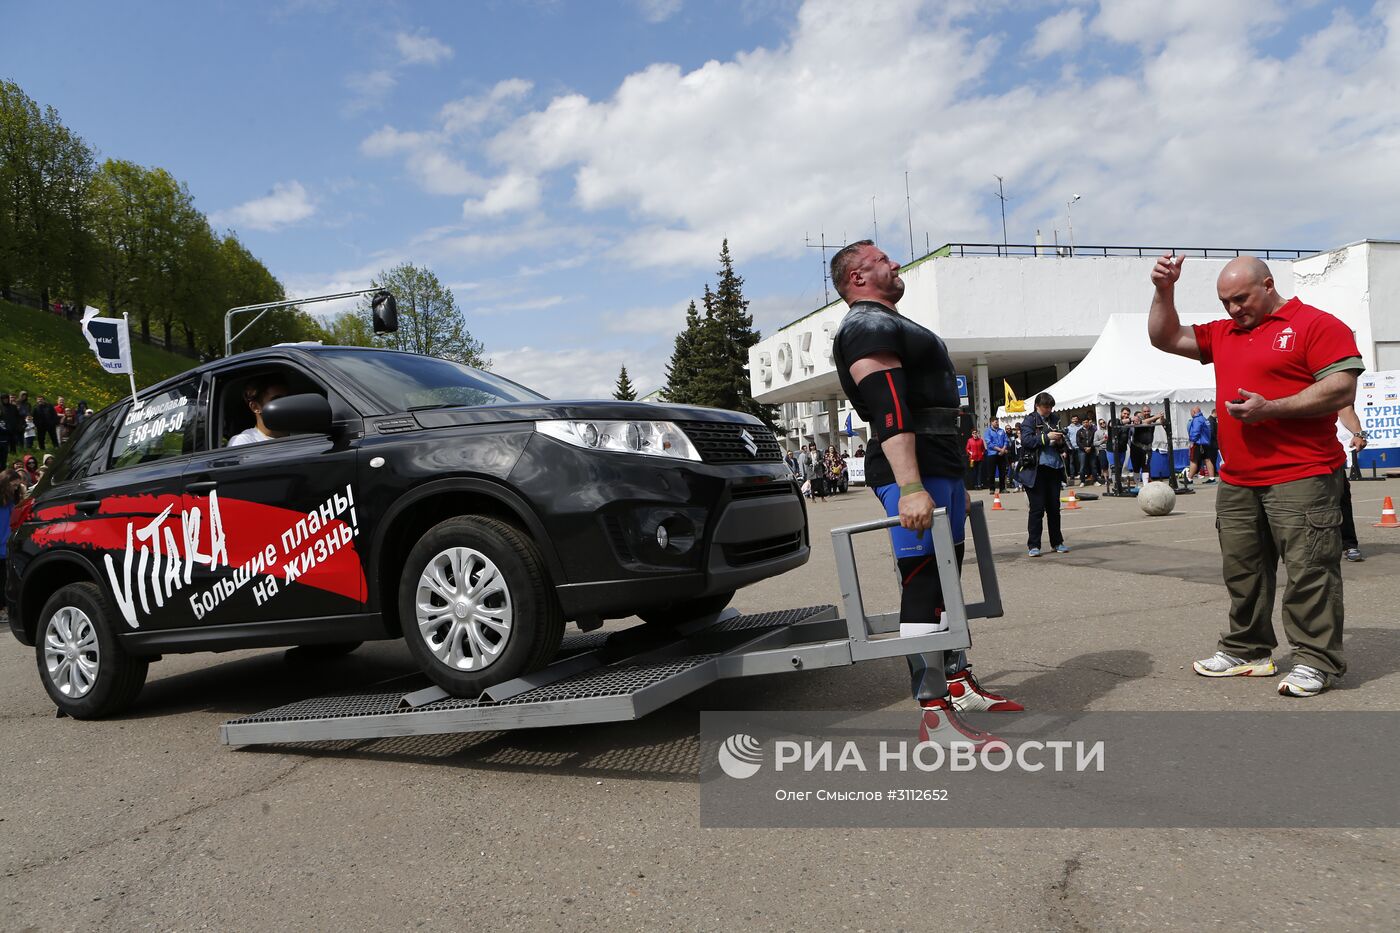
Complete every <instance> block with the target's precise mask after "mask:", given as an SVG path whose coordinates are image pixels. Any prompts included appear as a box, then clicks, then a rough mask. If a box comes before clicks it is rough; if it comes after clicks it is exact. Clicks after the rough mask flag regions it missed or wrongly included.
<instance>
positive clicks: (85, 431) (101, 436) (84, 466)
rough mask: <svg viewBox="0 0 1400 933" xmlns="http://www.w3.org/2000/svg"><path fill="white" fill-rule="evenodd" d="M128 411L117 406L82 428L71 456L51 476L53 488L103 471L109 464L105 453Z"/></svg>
mask: <svg viewBox="0 0 1400 933" xmlns="http://www.w3.org/2000/svg"><path fill="white" fill-rule="evenodd" d="M125 410H126V409H125V408H124V407H122V406H121V405H117V406H115V407H113V408H112V409H111V410H110V411H104V412H103V413H102V414H100V415H95V416H93V417H91V418H89V419H88V420H87V421H84V422H83V423H82V425H81V426H79V428H78V432H77V434H76V435H75V436H74V438H73V444H72V447H70V448H69V450H68V453H67V455H66V456H64V457H62V458H61V459H60V460H59V462H58V465H57V466H56V467H55V468H54V471H53V473H52V474H51V475H52V483H53V485H55V486H57V485H59V484H60V483H67V482H71V481H73V480H79V479H86V478H87V477H89V476H92V475H93V474H95V473H100V472H102V468H103V467H104V466H105V465H106V460H105V459H104V457H103V454H104V453H105V452H106V450H107V444H108V442H109V441H111V439H112V426H113V425H114V424H116V421H117V418H118V416H120V415H122V414H123V413H124V412H125Z"/></svg>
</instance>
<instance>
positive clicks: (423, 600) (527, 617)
mask: <svg viewBox="0 0 1400 933" xmlns="http://www.w3.org/2000/svg"><path fill="white" fill-rule="evenodd" d="M399 618H400V620H401V622H402V625H403V632H404V639H405V641H406V642H407V643H408V648H409V651H410V652H411V653H412V654H413V657H414V660H416V661H417V662H418V664H419V666H420V667H421V668H422V669H423V671H424V672H425V673H426V674H427V675H428V676H429V677H430V678H432V680H433V682H434V683H436V684H437V685H438V686H440V687H442V688H443V689H444V690H446V691H447V692H448V693H451V694H453V695H455V696H464V697H471V696H476V695H477V694H479V693H481V691H482V690H485V689H486V688H487V687H489V686H491V685H492V684H498V683H500V682H502V681H505V680H509V679H511V678H512V677H518V676H519V675H521V674H523V673H526V672H528V671H533V670H537V669H539V668H541V667H543V666H544V665H545V664H547V663H548V662H549V660H550V659H551V658H552V657H553V656H554V654H555V653H556V652H557V651H558V649H559V643H560V641H561V639H562V638H563V635H564V617H563V613H562V612H561V611H560V608H559V603H558V600H557V599H556V598H555V595H554V590H553V587H552V586H551V585H550V582H549V579H548V575H547V573H546V571H545V568H544V561H543V559H542V558H541V557H540V554H539V550H538V549H537V548H536V547H535V545H534V543H533V542H532V541H530V539H529V538H528V537H526V536H525V535H524V534H522V533H521V532H520V531H519V530H518V529H516V528H515V527H513V526H511V525H508V524H506V523H505V522H502V521H498V520H496V519H493V518H486V517H482V516H459V517H457V518H449V519H448V520H447V521H444V522H442V523H440V524H438V525H435V526H434V527H433V528H432V529H430V530H429V531H428V533H427V534H425V535H423V537H422V538H420V539H419V540H418V543H417V544H416V545H414V547H413V550H412V551H410V552H409V555H408V561H407V562H406V563H405V564H404V569H403V575H402V577H401V578H400V581H399Z"/></svg>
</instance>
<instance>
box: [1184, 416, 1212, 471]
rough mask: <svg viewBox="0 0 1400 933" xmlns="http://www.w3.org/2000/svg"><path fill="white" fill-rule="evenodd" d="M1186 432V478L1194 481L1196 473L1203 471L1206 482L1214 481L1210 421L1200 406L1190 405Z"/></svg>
mask: <svg viewBox="0 0 1400 933" xmlns="http://www.w3.org/2000/svg"><path fill="white" fill-rule="evenodd" d="M1186 433H1187V436H1188V437H1189V438H1190V439H1191V468H1190V469H1189V470H1188V471H1187V473H1186V478H1187V479H1188V480H1192V481H1194V480H1195V479H1196V476H1197V475H1198V474H1200V473H1204V474H1205V475H1206V480H1205V481H1206V483H1207V484H1209V483H1213V482H1215V464H1214V463H1212V462H1211V459H1210V444H1211V433H1210V422H1209V421H1208V420H1207V419H1206V416H1205V415H1204V414H1202V413H1201V406H1199V405H1193V406H1191V423H1190V425H1188V426H1187V428H1186Z"/></svg>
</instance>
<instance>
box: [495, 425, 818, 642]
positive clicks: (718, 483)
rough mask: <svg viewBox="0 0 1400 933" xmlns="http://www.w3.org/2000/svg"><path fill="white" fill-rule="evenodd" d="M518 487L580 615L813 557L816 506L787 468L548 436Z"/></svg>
mask: <svg viewBox="0 0 1400 933" xmlns="http://www.w3.org/2000/svg"><path fill="white" fill-rule="evenodd" d="M511 482H512V483H513V484H514V485H515V486H516V487H517V488H518V489H520V491H521V492H522V493H524V494H525V495H526V497H527V498H529V499H530V500H531V502H532V504H534V505H535V507H536V509H537V514H539V515H540V517H541V519H542V520H543V521H544V524H545V527H546V528H547V529H549V532H550V537H551V540H550V541H549V542H548V543H549V544H550V545H551V546H552V547H553V548H554V550H555V552H556V555H557V557H558V560H559V565H560V566H561V567H562V568H563V572H564V574H563V575H564V579H562V580H556V581H555V583H556V590H557V592H558V595H559V600H560V603H561V606H562V608H563V610H564V613H565V615H566V616H568V617H570V618H578V617H580V616H585V615H589V616H600V617H603V618H619V617H623V616H629V615H634V614H635V613H637V612H639V611H645V610H647V609H651V608H655V607H657V606H661V605H666V604H669V603H674V602H677V601H679V600H688V599H694V598H697V597H702V596H709V595H713V594H716V593H722V592H727V591H730V590H735V589H738V588H740V587H743V586H747V585H748V584H750V583H754V582H757V581H759V580H763V579H767V578H768V577H772V576H776V575H778V574H781V573H785V572H787V571H788V570H791V569H793V568H795V567H800V566H801V565H803V564H805V563H806V562H807V559H808V557H809V556H810V553H811V547H810V541H809V540H808V535H807V514H806V507H805V503H804V501H803V499H802V496H801V495H800V493H799V492H798V490H797V487H796V486H795V485H794V484H793V482H792V479H791V477H790V476H789V475H788V472H787V469H786V467H785V466H784V465H783V464H782V463H726V464H705V463H693V462H672V461H660V460H657V459H654V458H649V457H637V456H632V455H627V454H611V453H600V452H596V451H583V450H579V449H577V448H573V447H570V446H568V445H566V444H563V443H561V442H559V441H556V440H553V439H552V438H548V437H543V436H541V435H538V434H537V435H535V436H534V437H533V438H531V440H530V442H529V443H528V444H527V445H526V449H525V451H524V453H523V455H522V456H521V459H520V461H519V463H518V464H517V465H516V468H515V469H514V470H513V471H512V473H511ZM658 530H664V534H660V535H658Z"/></svg>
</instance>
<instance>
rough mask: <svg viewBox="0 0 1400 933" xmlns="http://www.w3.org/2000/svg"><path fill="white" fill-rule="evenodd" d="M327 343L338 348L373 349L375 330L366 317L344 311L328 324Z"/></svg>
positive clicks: (355, 312) (354, 312)
mask: <svg viewBox="0 0 1400 933" xmlns="http://www.w3.org/2000/svg"><path fill="white" fill-rule="evenodd" d="M326 342H327V343H329V344H331V345H332V346H337V347H372V346H374V345H375V342H374V329H373V326H372V325H371V323H370V319H369V318H368V317H367V316H366V315H364V314H361V313H359V312H357V311H342V312H340V313H339V314H337V315H336V316H335V317H333V318H331V319H330V322H329V323H328V324H326Z"/></svg>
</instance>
